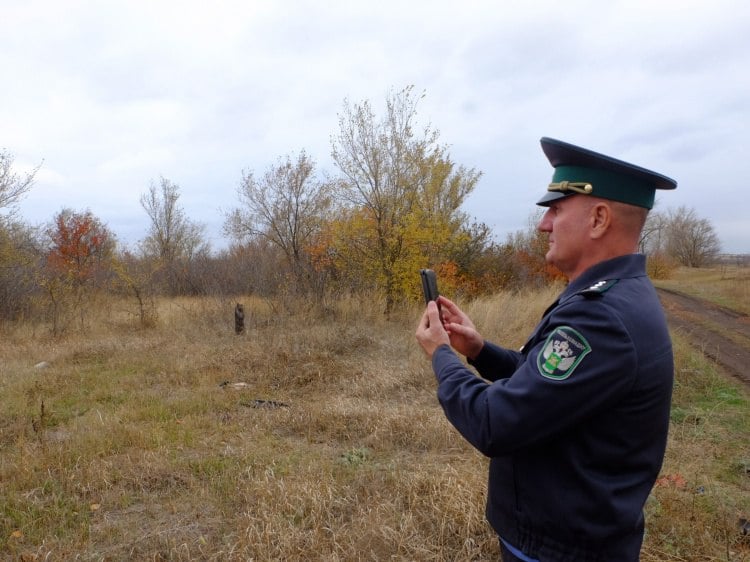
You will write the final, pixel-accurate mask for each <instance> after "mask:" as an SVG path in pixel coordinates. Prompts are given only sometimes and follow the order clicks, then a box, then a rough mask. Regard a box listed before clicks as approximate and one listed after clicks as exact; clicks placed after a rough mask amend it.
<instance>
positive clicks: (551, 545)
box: [432, 254, 674, 562]
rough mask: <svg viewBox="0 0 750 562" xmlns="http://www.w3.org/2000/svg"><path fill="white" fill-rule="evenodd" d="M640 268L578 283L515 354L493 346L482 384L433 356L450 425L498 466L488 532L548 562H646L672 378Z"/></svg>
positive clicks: (460, 366)
mask: <svg viewBox="0 0 750 562" xmlns="http://www.w3.org/2000/svg"><path fill="white" fill-rule="evenodd" d="M645 262H646V260H645V257H644V256H642V255H638V254H635V255H629V256H623V257H619V258H615V259H612V260H609V261H606V262H602V263H599V264H597V265H595V266H593V267H592V268H590V269H589V270H587V271H586V272H584V273H583V274H582V275H581V276H579V277H578V278H576V279H575V280H574V281H573V282H572V283H570V284H569V286H568V287H567V288H566V289H565V291H564V292H563V293H562V294H561V295H560V298H559V299H558V300H557V301H556V302H555V303H554V304H553V305H552V306H551V307H550V308H549V309H548V310H547V312H546V313H545V315H544V317H543V318H542V320H541V322H540V323H539V325H538V326H537V327H536V329H535V330H534V333H533V334H532V335H531V337H530V338H529V340H528V342H527V343H526V344H525V345H524V347H523V348H522V350H521V351H520V352H519V351H512V350H509V349H504V348H501V347H498V346H495V345H493V344H491V343H488V342H485V345H484V348H483V349H482V351H481V353H480V354H479V356H478V357H476V358H475V360H474V361H473V362H472V365H473V366H474V367H475V368H476V369H477V371H479V373H480V374H481V375H482V378H480V377H477V376H476V375H475V374H474V373H473V371H472V370H471V369H469V368H468V367H467V366H466V365H465V364H464V363H463V361H462V360H461V359H460V358H459V357H458V356H457V355H456V354H455V353H454V352H453V351H452V350H451V349H450V347H448V346H447V345H444V346H441V347H440V348H438V349H437V350H436V352H435V353H434V354H433V358H432V363H433V368H434V371H435V374H436V376H437V379H438V383H439V385H438V398H439V400H440V403H441V405H442V407H443V409H444V411H445V415H446V416H447V418H448V419H449V420H450V422H451V423H452V424H453V425H454V426H455V427H456V429H458V431H459V432H460V433H461V434H462V435H463V436H464V437H465V438H466V439H467V440H468V441H469V442H470V443H471V444H472V445H474V447H476V448H477V449H478V450H479V451H481V452H482V453H483V454H485V455H486V456H488V457H490V458H491V461H490V469H489V489H488V499H487V519H488V520H489V522H490V524H491V525H492V526H493V528H494V529H495V530H496V531H497V533H498V534H499V535H500V536H501V537H502V538H503V539H505V540H507V541H508V542H509V543H510V544H512V545H513V546H515V547H516V548H518V549H520V550H521V551H522V552H524V553H525V554H526V555H528V556H530V557H532V558H538V559H539V560H540V561H542V562H546V561H556V562H558V561H576V562H586V561H593V560H597V561H599V560H600V561H606V562H616V561H628V562H631V561H635V560H638V558H639V552H640V548H641V542H642V540H643V528H644V522H643V505H644V503H645V501H646V499H647V497H648V494H649V492H650V490H651V488H652V486H653V484H654V481H655V480H656V478H657V476H658V473H659V470H660V468H661V464H662V460H663V457H664V451H665V447H666V440H667V428H668V423H669V408H670V400H671V393H672V381H673V371H674V365H673V356H672V345H671V340H670V337H669V332H668V330H667V325H666V321H665V318H664V313H663V310H662V307H661V304H660V302H659V300H658V297H657V295H656V291H655V290H654V288H653V286H652V284H651V282H650V281H649V279H648V278H647V276H646V272H645Z"/></svg>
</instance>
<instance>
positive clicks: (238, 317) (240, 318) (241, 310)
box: [234, 303, 245, 335]
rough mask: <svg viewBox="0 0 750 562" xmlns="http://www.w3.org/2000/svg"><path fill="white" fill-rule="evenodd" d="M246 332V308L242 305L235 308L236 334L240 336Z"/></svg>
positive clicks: (238, 304)
mask: <svg viewBox="0 0 750 562" xmlns="http://www.w3.org/2000/svg"><path fill="white" fill-rule="evenodd" d="M244 331H245V307H244V306H242V305H241V304H240V303H237V306H235V307H234V333H235V334H237V335H240V334H241V333H243V332H244Z"/></svg>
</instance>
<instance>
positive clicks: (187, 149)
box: [0, 0, 750, 253]
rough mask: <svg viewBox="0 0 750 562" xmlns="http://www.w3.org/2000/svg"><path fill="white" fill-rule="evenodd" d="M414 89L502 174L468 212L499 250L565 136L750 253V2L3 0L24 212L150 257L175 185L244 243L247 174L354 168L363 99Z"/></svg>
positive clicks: (4, 121) (1, 32) (9, 113)
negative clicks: (30, 177) (348, 158)
mask: <svg viewBox="0 0 750 562" xmlns="http://www.w3.org/2000/svg"><path fill="white" fill-rule="evenodd" d="M407 85H413V86H414V88H415V90H416V91H417V92H424V93H425V94H426V97H425V98H424V99H423V100H422V101H421V102H420V105H419V106H418V115H419V120H420V122H422V123H423V124H431V125H432V127H433V128H435V129H437V130H439V131H440V140H441V141H442V143H444V144H446V145H448V147H449V153H450V155H451V157H452V158H453V160H454V161H455V162H456V163H458V164H462V165H464V166H466V167H468V168H475V169H477V170H480V171H481V172H482V173H483V176H482V179H481V180H480V182H479V184H478V186H477V188H476V190H475V191H474V193H473V194H472V196H471V197H470V199H469V200H468V202H467V204H466V207H465V210H466V211H467V212H468V213H469V214H470V215H471V216H473V217H475V218H476V219H478V220H480V221H482V222H485V223H487V224H489V225H490V226H492V227H493V229H494V231H495V233H496V234H497V236H498V238H499V239H500V240H503V239H504V238H505V236H506V234H507V233H510V232H513V231H516V230H519V229H524V228H526V227H527V224H528V219H529V217H530V215H531V213H532V212H533V210H534V203H535V202H536V200H537V199H538V198H539V197H540V195H541V194H542V193H543V192H544V190H545V189H546V185H547V183H549V181H550V178H551V175H552V169H551V167H550V166H549V163H548V162H547V160H546V158H545V157H544V155H543V153H542V151H541V149H540V146H539V138H540V137H542V136H550V137H555V138H558V139H561V140H564V141H567V142H572V143H574V144H578V145H582V146H585V147H587V148H590V149H593V150H596V151H598V152H604V153H606V154H609V155H611V156H614V157H617V158H620V159H623V160H627V161H630V162H633V163H635V164H638V165H640V166H643V167H646V168H650V169H653V170H655V171H658V172H660V173H662V174H664V175H667V176H670V177H672V178H674V179H676V180H677V182H678V188H677V190H676V191H666V192H661V193H659V194H658V195H657V206H656V209H657V210H663V211H666V210H667V209H670V208H673V209H675V208H677V207H679V206H681V205H684V206H687V207H690V208H693V209H695V211H696V213H697V215H698V216H699V217H701V218H706V219H708V220H710V221H711V223H712V224H713V226H714V228H715V230H716V232H717V234H718V235H719V238H720V240H721V243H722V246H723V249H724V251H726V252H731V253H740V252H743V253H744V252H750V220H748V218H747V215H748V211H747V208H748V206H749V205H748V203H747V202H746V200H745V194H746V193H747V190H745V189H744V185H745V184H746V183H747V178H746V177H745V176H746V175H748V167H749V164H750V140H749V139H750V132H748V126H749V125H750V3H748V2H747V0H710V1H708V0H706V1H701V2H697V1H692V0H680V1H673V0H669V1H660V0H611V1H604V0H591V1H586V0H572V1H571V0H568V1H566V2H561V1H551V0H550V1H535V0H521V1H514V0H463V1H462V2H458V1H452V2H447V1H442V0H429V1H427V0H412V1H410V0H398V1H391V0H380V1H378V2H372V1H368V2H359V1H357V0H325V1H321V0H317V1H303V0H268V1H258V0H240V1H224V0H213V1H212V2H205V1H202V2H193V1H186V0H180V1H160V0H148V1H140V0H127V1H109V0H95V1H84V0H80V1H79V0H64V1H60V0H24V1H21V0H17V1H16V0H0V86H1V87H0V147H4V148H6V149H7V150H9V151H10V152H11V153H12V154H14V155H15V158H16V165H17V169H18V170H19V171H22V170H24V169H30V168H31V167H33V166H34V165H36V164H38V163H40V162H42V161H43V165H42V168H41V170H40V171H39V172H38V174H37V181H36V184H35V186H34V188H33V190H32V191H31V193H30V194H29V195H28V196H27V197H26V198H25V199H24V201H23V203H22V204H21V206H20V211H21V214H22V216H23V217H24V218H25V219H26V220H27V221H28V222H30V223H32V224H40V223H43V222H47V221H49V220H50V219H51V218H52V217H53V216H54V214H55V213H57V212H58V211H60V210H61V209H62V208H63V207H68V208H72V209H74V210H86V209H90V210H91V211H92V212H93V213H94V214H95V215H96V216H97V217H99V218H100V219H101V220H102V221H104V222H105V223H106V224H107V225H108V226H109V228H110V229H111V230H112V231H113V232H114V233H115V234H116V235H117V236H118V238H119V239H120V241H121V242H124V243H127V244H131V245H133V244H135V243H136V242H137V241H138V240H140V239H141V238H143V237H144V236H145V234H146V232H147V228H148V223H147V217H146V214H145V212H144V211H143V209H142V208H141V206H140V203H139V198H140V195H141V194H142V193H144V192H145V191H147V189H148V187H149V185H150V183H151V182H152V181H153V182H158V181H159V178H160V177H165V178H167V179H169V180H170V181H172V182H173V183H176V184H177V185H179V187H180V193H181V199H180V203H181V205H182V207H183V209H184V210H185V212H186V213H187V215H188V216H189V217H190V218H191V219H192V220H194V221H197V222H201V223H204V224H205V225H206V227H207V232H208V235H209V237H210V239H211V243H212V247H214V248H220V247H223V246H225V245H226V244H227V242H228V241H227V240H226V239H224V238H223V237H222V235H221V225H222V223H223V220H224V219H223V213H225V212H226V211H228V210H230V209H232V208H233V207H236V206H237V205H238V199H237V186H238V184H239V182H240V179H241V176H242V171H243V170H252V171H254V172H256V174H262V173H263V172H264V171H265V170H266V169H267V168H268V167H269V166H271V165H272V164H274V163H276V161H277V159H278V158H279V157H282V156H286V155H288V154H292V155H294V154H297V153H298V152H299V151H300V150H303V149H304V150H305V151H306V152H307V153H308V154H309V155H310V156H312V157H313V159H314V160H315V161H316V162H317V164H318V169H319V170H320V171H321V172H328V173H331V174H335V173H336V169H335V168H334V167H333V164H332V163H331V159H330V151H331V146H330V139H331V136H332V135H334V134H335V133H336V132H337V130H338V114H339V113H340V112H341V110H342V108H343V102H344V99H349V100H350V101H352V102H354V103H359V102H362V101H364V100H369V101H370V102H371V104H372V105H373V107H374V109H375V110H376V111H377V112H378V114H379V115H382V114H383V106H384V101H385V99H386V96H387V95H388V94H389V92H392V91H398V90H400V89H402V88H403V87H405V86H407Z"/></svg>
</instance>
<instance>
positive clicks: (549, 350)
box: [536, 326, 591, 381]
mask: <svg viewBox="0 0 750 562" xmlns="http://www.w3.org/2000/svg"><path fill="white" fill-rule="evenodd" d="M590 351H591V346H590V345H589V342H588V341H586V338H584V337H583V336H582V335H581V334H580V333H579V332H578V331H576V330H574V329H573V328H571V327H570V326H560V327H558V328H556V329H555V330H554V331H553V332H552V333H551V334H550V335H549V337H548V338H547V341H546V342H544V346H542V350H541V351H540V352H539V355H537V358H536V364H537V368H538V369H539V373H540V374H541V375H542V376H543V377H546V378H548V379H553V380H558V381H560V380H565V379H567V378H568V377H569V376H570V375H572V374H573V371H574V370H575V368H576V367H577V366H578V365H579V364H580V363H581V361H582V360H583V358H584V357H585V356H586V355H588V353H589V352H590Z"/></svg>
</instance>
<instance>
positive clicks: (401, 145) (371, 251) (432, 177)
mask: <svg viewBox="0 0 750 562" xmlns="http://www.w3.org/2000/svg"><path fill="white" fill-rule="evenodd" d="M422 97H424V95H422V96H419V97H416V96H415V95H414V93H413V88H412V87H407V88H405V89H403V90H401V91H399V92H396V93H391V94H390V95H389V96H388V97H387V99H386V111H385V115H384V116H383V117H381V118H379V117H378V116H376V114H375V112H374V111H373V109H372V106H371V105H370V103H369V102H368V101H365V102H362V103H360V104H351V103H349V102H348V101H345V103H344V109H343V112H342V113H341V114H340V115H339V129H340V130H339V133H338V135H336V136H335V137H334V138H333V139H332V153H331V155H332V158H333V161H334V163H335V164H336V166H337V167H338V169H339V170H340V172H341V178H340V181H339V186H340V194H341V201H342V202H343V203H344V204H345V206H346V207H345V210H344V211H343V212H342V213H340V216H339V218H338V219H337V220H336V221H335V222H334V223H333V224H332V230H333V232H332V236H331V243H332V245H333V250H332V252H331V253H332V254H333V256H334V258H333V259H334V260H336V261H337V263H338V265H339V270H340V271H341V272H343V273H344V275H346V276H347V277H348V278H352V280H353V281H354V280H355V279H356V286H358V287H359V288H364V289H372V290H377V291H379V292H380V293H381V294H382V295H383V296H384V298H385V308H386V313H387V312H390V311H391V309H392V308H393V306H394V304H395V303H396V301H397V300H398V299H399V298H402V297H405V296H410V295H412V296H413V295H414V294H415V293H416V291H417V289H418V288H419V278H418V274H417V270H418V269H419V268H420V267H428V266H429V267H434V268H437V267H438V266H443V265H447V264H448V263H449V262H450V261H451V256H452V254H453V253H454V252H455V250H456V247H457V246H459V245H460V244H461V243H462V241H463V239H464V238H465V237H466V236H468V234H469V233H470V229H468V228H467V226H466V223H467V216H466V215H465V213H463V212H462V211H461V209H460V207H461V205H462V204H463V202H464V200H465V199H466V197H467V196H468V195H469V194H470V193H471V192H472V190H473V189H474V187H475V186H476V183H477V181H478V180H479V177H480V173H479V172H477V171H475V170H473V169H466V168H464V167H463V166H456V164H455V163H454V162H453V161H452V160H451V158H450V156H449V154H448V152H447V149H446V147H445V146H444V145H442V144H440V143H439V142H438V140H439V134H438V132H437V131H436V130H433V129H432V128H431V127H430V126H429V125H428V126H425V127H423V128H421V129H420V128H418V125H417V122H416V117H417V105H418V102H419V99H421V98H422ZM443 281H444V282H445V281H447V280H443Z"/></svg>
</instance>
